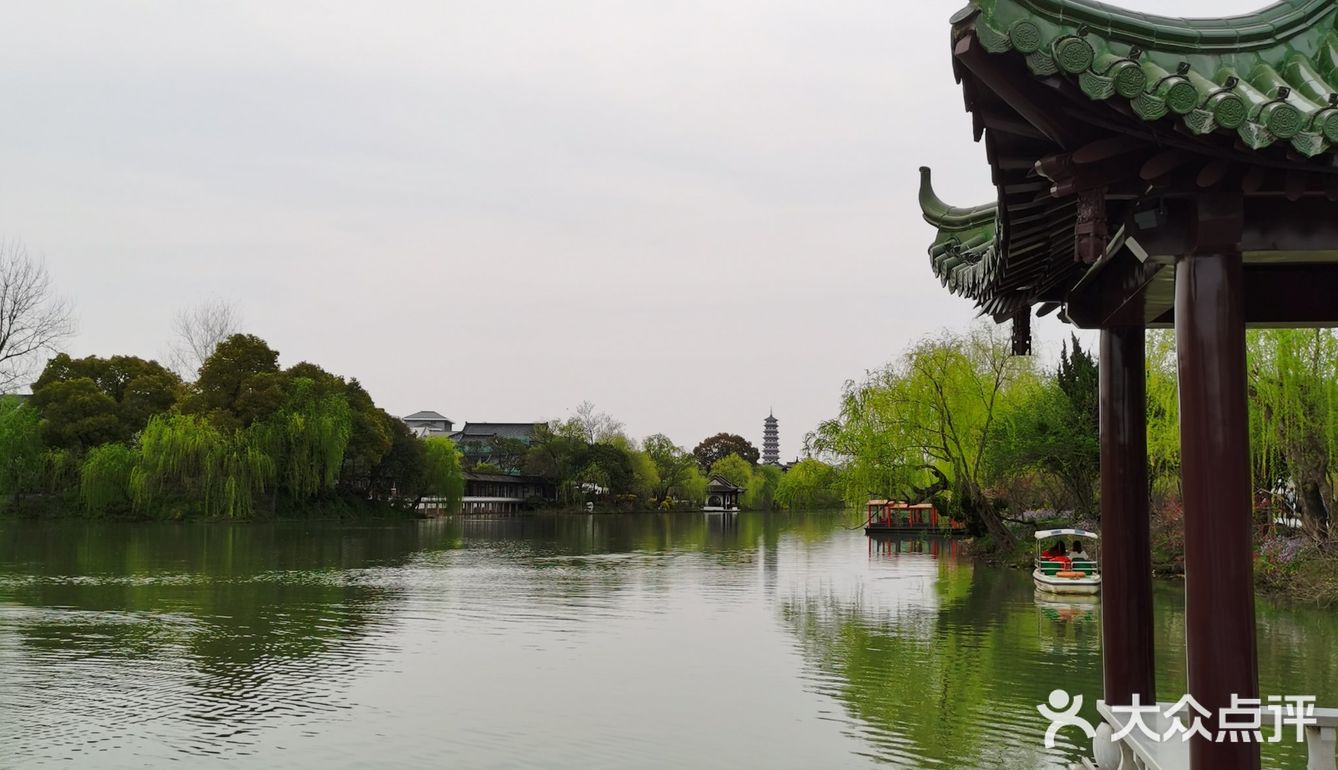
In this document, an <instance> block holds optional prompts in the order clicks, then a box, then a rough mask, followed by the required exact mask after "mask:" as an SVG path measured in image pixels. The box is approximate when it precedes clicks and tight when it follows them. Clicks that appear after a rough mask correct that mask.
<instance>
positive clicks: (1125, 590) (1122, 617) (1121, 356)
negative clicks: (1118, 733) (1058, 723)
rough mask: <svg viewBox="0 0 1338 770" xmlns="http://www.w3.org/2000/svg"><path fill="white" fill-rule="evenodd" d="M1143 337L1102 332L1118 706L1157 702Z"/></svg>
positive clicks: (1108, 566) (1104, 500)
mask: <svg viewBox="0 0 1338 770" xmlns="http://www.w3.org/2000/svg"><path fill="white" fill-rule="evenodd" d="M1143 336H1144V335H1143V327H1141V326H1138V327H1125V328H1118V329H1102V330H1101V358H1100V394H1101V420H1100V421H1101V593H1102V598H1101V605H1102V606H1101V653H1102V660H1103V670H1104V674H1105V678H1104V684H1105V700H1106V702H1107V703H1109V704H1114V705H1128V704H1130V703H1132V702H1133V698H1134V696H1135V695H1137V696H1138V698H1139V701H1140V702H1141V703H1155V702H1156V686H1155V677H1154V671H1155V669H1154V651H1153V646H1152V546H1151V536H1150V534H1149V531H1148V527H1149V524H1148V447H1147V380H1146V373H1145V364H1144V353H1143Z"/></svg>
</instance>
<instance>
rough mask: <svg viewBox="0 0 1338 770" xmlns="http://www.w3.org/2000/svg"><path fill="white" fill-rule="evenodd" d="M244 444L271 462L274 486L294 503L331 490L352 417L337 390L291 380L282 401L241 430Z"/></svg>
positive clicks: (337, 474) (305, 379) (349, 430)
mask: <svg viewBox="0 0 1338 770" xmlns="http://www.w3.org/2000/svg"><path fill="white" fill-rule="evenodd" d="M243 434H244V436H243V440H244V443H247V444H249V445H252V446H255V447H258V448H260V449H261V450H262V451H263V452H264V453H265V454H267V455H268V456H269V457H270V459H271V460H272V462H273V463H274V466H275V470H276V475H277V478H278V481H279V484H278V485H277V486H276V489H275V491H276V492H277V490H278V488H279V487H282V488H283V489H284V490H286V491H287V492H288V494H289V495H290V496H291V497H292V498H293V499H294V500H297V501H302V500H306V499H308V498H310V497H312V496H314V495H316V494H317V493H318V492H322V491H326V490H329V489H332V488H333V487H334V484H335V480H336V479H338V478H339V471H340V468H341V467H342V466H343V462H344V450H345V449H346V448H347V447H348V443H349V437H350V435H351V434H352V416H351V414H350V411H349V405H348V400H347V399H346V398H345V397H344V395H343V394H342V393H326V394H324V395H322V394H321V392H320V390H319V389H318V388H317V387H316V383H315V382H314V381H312V380H310V379H307V378H302V377H299V378H297V379H295V380H293V381H292V383H291V386H290V393H289V396H288V401H287V403H286V404H285V405H284V406H283V407H282V408H281V409H279V411H278V412H276V413H275V414H273V415H272V416H270V417H268V418H266V419H264V420H261V421H258V422H255V423H252V424H251V425H250V426H249V427H248V428H246V429H245V431H243Z"/></svg>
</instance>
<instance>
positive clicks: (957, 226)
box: [920, 166, 998, 230]
mask: <svg viewBox="0 0 1338 770" xmlns="http://www.w3.org/2000/svg"><path fill="white" fill-rule="evenodd" d="M997 210H998V204H997V203H984V204H981V205H979V206H971V207H966V208H964V207H960V206H950V205H948V204H947V203H945V202H944V201H943V199H942V198H940V197H938V194H937V193H935V192H934V184H933V180H932V172H931V171H930V170H929V167H928V166H921V167H920V212H921V213H922V214H924V218H925V221H926V222H928V223H929V224H931V225H933V226H934V227H937V228H939V229H940V230H966V229H970V228H974V227H980V226H981V225H985V224H989V223H992V222H993V221H994V219H995V215H996V213H997Z"/></svg>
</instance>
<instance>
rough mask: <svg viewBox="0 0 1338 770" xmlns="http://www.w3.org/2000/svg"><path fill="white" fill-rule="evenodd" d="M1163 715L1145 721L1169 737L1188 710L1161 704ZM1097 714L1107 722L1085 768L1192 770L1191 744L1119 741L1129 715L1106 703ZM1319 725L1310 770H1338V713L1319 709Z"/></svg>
mask: <svg viewBox="0 0 1338 770" xmlns="http://www.w3.org/2000/svg"><path fill="white" fill-rule="evenodd" d="M1157 705H1158V706H1159V707H1160V708H1159V709H1158V711H1159V712H1160V713H1158V714H1156V715H1148V716H1144V717H1143V721H1144V723H1145V724H1147V726H1148V728H1149V729H1150V730H1152V731H1153V732H1155V733H1158V734H1165V733H1166V732H1167V731H1168V730H1170V728H1171V724H1172V722H1174V721H1181V723H1182V724H1183V721H1182V720H1178V719H1176V717H1178V716H1181V715H1182V714H1183V713H1184V710H1183V709H1182V711H1180V712H1176V713H1173V714H1171V715H1170V716H1167V711H1169V710H1170V708H1171V707H1172V706H1173V705H1175V704H1173V703H1170V702H1166V703H1158V704H1157ZM1096 710H1097V712H1098V713H1100V714H1101V718H1102V719H1103V720H1105V721H1104V722H1102V723H1101V724H1100V725H1098V726H1097V728H1096V738H1095V739H1094V740H1093V741H1092V756H1093V760H1094V761H1092V762H1084V764H1085V765H1087V766H1088V767H1092V768H1097V769H1098V770H1189V744H1188V743H1186V742H1185V741H1182V740H1180V738H1179V737H1172V738H1171V739H1170V740H1161V741H1154V740H1152V739H1151V738H1149V737H1148V736H1147V735H1145V734H1144V733H1143V732H1142V731H1140V730H1138V729H1137V728H1135V729H1134V730H1132V731H1130V732H1129V734H1128V735H1126V736H1124V737H1123V738H1121V739H1120V740H1119V741H1112V740H1111V737H1112V736H1113V735H1114V734H1115V733H1117V732H1119V731H1120V730H1121V729H1122V728H1123V727H1124V726H1125V724H1126V718H1127V715H1125V714H1115V713H1114V712H1112V711H1111V709H1110V707H1109V706H1107V705H1106V702H1105V701H1097V703H1096ZM1314 719H1315V724H1313V725H1306V726H1305V744H1306V754H1307V757H1308V759H1307V762H1306V770H1338V763H1336V762H1335V753H1336V752H1338V709H1322V708H1317V709H1315V712H1314Z"/></svg>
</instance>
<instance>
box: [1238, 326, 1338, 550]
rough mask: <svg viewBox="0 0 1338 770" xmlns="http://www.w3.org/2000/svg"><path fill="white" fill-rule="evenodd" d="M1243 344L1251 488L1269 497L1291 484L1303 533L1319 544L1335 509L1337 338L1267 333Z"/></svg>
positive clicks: (1322, 332) (1321, 332)
mask: <svg viewBox="0 0 1338 770" xmlns="http://www.w3.org/2000/svg"><path fill="white" fill-rule="evenodd" d="M1247 340H1248V343H1247V344H1248V360H1249V365H1250V370H1249V371H1250V396H1251V406H1252V409H1251V410H1250V412H1251V413H1250V423H1251V431H1250V433H1251V436H1250V445H1251V449H1252V455H1253V458H1254V475H1255V483H1256V486H1258V487H1261V488H1262V489H1264V490H1265V491H1268V492H1276V491H1279V490H1280V488H1281V487H1282V486H1285V485H1286V482H1287V481H1288V480H1290V482H1291V485H1292V490H1291V491H1292V492H1294V494H1295V499H1296V506H1297V509H1298V511H1299V513H1300V516H1301V526H1302V528H1303V529H1304V530H1305V533H1306V534H1307V535H1308V536H1309V537H1311V538H1313V539H1315V540H1318V541H1325V540H1327V539H1328V536H1329V518H1330V515H1331V513H1332V512H1333V510H1334V505H1335V499H1334V458H1335V457H1338V335H1335V333H1334V331H1333V330H1330V329H1269V330H1260V331H1255V332H1251V333H1250V335H1249V336H1248V338H1247Z"/></svg>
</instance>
